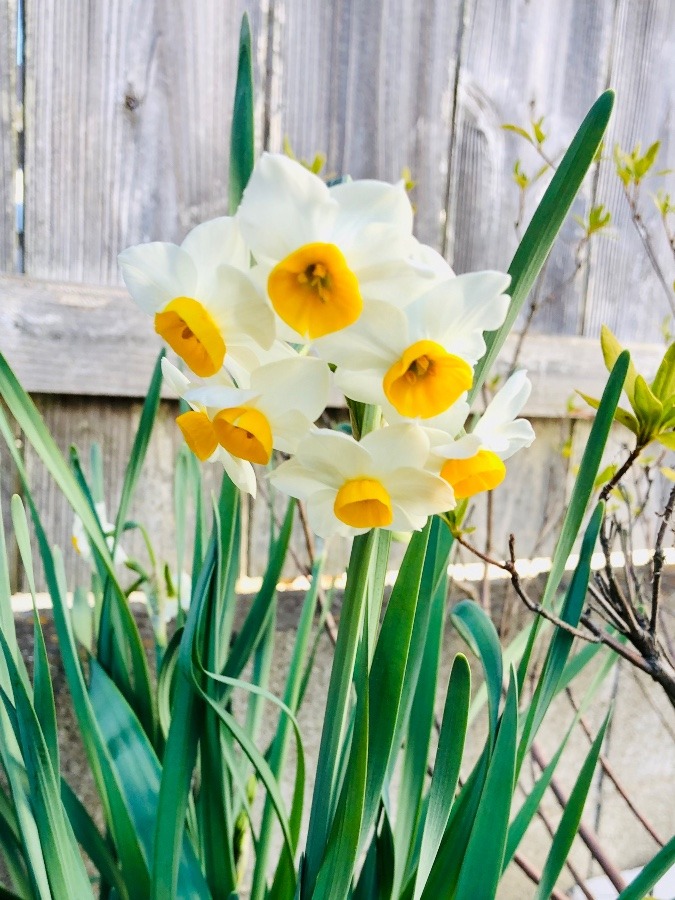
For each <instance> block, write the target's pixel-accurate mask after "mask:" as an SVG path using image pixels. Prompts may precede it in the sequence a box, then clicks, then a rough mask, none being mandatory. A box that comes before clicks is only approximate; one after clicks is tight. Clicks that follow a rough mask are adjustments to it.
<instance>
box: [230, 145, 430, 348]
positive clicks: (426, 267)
mask: <svg viewBox="0 0 675 900" xmlns="http://www.w3.org/2000/svg"><path fill="white" fill-rule="evenodd" d="M236 216H237V220H238V221H239V223H240V225H241V230H242V234H243V235H244V238H245V240H246V243H247V245H248V246H249V247H250V248H251V252H252V253H253V256H254V258H255V260H256V263H257V266H256V268H255V269H254V273H255V275H254V277H256V278H257V279H258V283H260V284H261V285H263V286H264V287H265V288H266V290H267V294H268V296H269V298H270V301H271V303H272V306H273V307H274V309H275V311H276V312H277V314H278V316H279V318H280V319H281V320H282V322H283V323H285V324H286V326H287V327H288V331H287V332H286V333H284V332H282V331H280V332H279V333H280V334H282V336H284V337H288V339H289V340H292V341H296V342H298V341H312V340H314V339H315V338H318V337H321V336H322V335H326V334H331V333H332V332H335V331H339V330H340V329H342V328H346V327H347V326H348V325H351V324H352V323H353V322H355V321H356V320H357V319H358V318H359V316H360V315H361V313H362V310H363V308H364V304H367V303H368V302H369V301H370V300H371V299H375V298H376V299H380V300H387V301H389V302H392V303H399V304H400V303H402V302H408V301H409V300H411V299H413V297H414V296H417V295H418V294H419V293H421V291H422V290H424V289H425V287H427V286H428V284H429V282H430V280H433V279H436V278H437V277H438V274H439V270H440V269H442V267H443V265H442V262H441V260H442V258H440V257H438V254H435V255H434V254H432V253H425V252H422V251H421V250H420V245H419V244H418V242H417V241H416V239H415V238H414V237H413V235H412V219H413V212H412V207H411V205H410V201H409V199H408V196H407V194H406V192H405V189H404V186H403V184H402V183H400V184H397V185H392V184H387V183H386V182H381V181H368V180H361V181H345V182H343V183H341V184H338V185H334V186H332V187H328V186H327V185H326V184H325V183H324V182H323V181H322V180H321V179H320V178H319V177H318V176H316V175H314V174H313V173H312V172H310V171H308V170H307V169H305V168H304V167H303V166H301V165H300V164H299V163H297V162H295V161H294V160H292V159H289V158H288V157H286V156H281V155H274V154H269V153H264V154H263V155H262V157H261V158H260V160H259V161H258V163H257V165H256V167H255V169H254V170H253V173H252V175H251V178H250V180H249V183H248V185H247V187H246V190H245V191H244V196H243V199H242V202H241V205H240V207H239V209H238V211H237V214H236Z"/></svg>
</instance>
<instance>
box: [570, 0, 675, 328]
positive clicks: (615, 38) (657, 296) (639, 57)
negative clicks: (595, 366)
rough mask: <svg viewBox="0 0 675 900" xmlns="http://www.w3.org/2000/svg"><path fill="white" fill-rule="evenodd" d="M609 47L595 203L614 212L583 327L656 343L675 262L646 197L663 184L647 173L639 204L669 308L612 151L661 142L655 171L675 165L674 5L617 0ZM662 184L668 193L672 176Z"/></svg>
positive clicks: (595, 265)
mask: <svg viewBox="0 0 675 900" xmlns="http://www.w3.org/2000/svg"><path fill="white" fill-rule="evenodd" d="M612 47H613V57H612V65H611V74H610V84H611V85H612V87H614V88H615V89H616V93H617V103H616V110H615V114H614V118H613V122H612V125H611V128H610V131H609V134H608V140H607V156H608V157H610V159H609V160H608V161H607V162H606V163H605V164H604V166H603V167H602V170H601V174H600V179H599V184H598V202H601V203H605V204H606V205H607V206H608V208H609V209H610V210H611V212H612V234H611V237H606V238H602V237H600V238H599V239H598V240H597V241H595V242H594V243H593V245H592V256H591V268H590V280H589V294H588V302H587V309H586V314H585V318H584V323H583V328H584V330H583V333H584V334H588V335H595V334H597V333H598V332H599V329H600V326H601V325H602V324H603V323H606V324H607V325H609V326H610V328H612V329H613V330H615V331H616V332H618V334H619V335H620V336H621V337H623V338H630V339H631V340H651V341H656V340H658V339H659V329H660V325H661V323H662V321H663V319H664V318H665V317H666V316H668V315H672V312H673V309H675V290H674V289H673V279H674V278H675V265H674V262H675V260H674V258H673V255H672V253H671V252H670V249H669V248H668V245H667V242H666V239H665V235H664V233H663V230H662V227H661V223H660V219H659V214H658V212H657V210H656V207H655V206H654V203H653V202H652V199H651V196H650V195H651V194H653V193H655V192H656V190H657V189H658V188H659V187H661V186H663V184H664V179H663V178H661V177H653V178H651V177H650V178H649V179H648V180H646V181H645V182H644V183H643V186H642V190H641V195H642V196H641V200H640V210H641V214H642V216H643V218H644V223H645V226H646V228H647V230H648V231H649V232H650V234H651V236H652V241H653V244H654V248H655V250H656V253H657V256H658V258H659V261H660V264H661V266H662V269H663V272H664V275H665V280H666V282H667V287H668V289H667V293H668V295H669V296H670V300H671V303H672V306H671V305H670V304H669V302H668V299H667V297H666V292H664V290H663V288H662V286H661V285H660V284H659V282H658V279H657V277H656V275H655V273H654V270H653V269H652V267H651V265H650V263H649V260H648V258H647V254H646V253H645V251H644V248H643V246H642V244H641V242H640V239H639V237H638V234H637V232H636V230H635V228H634V227H633V224H632V222H631V216H630V211H629V208H628V204H627V202H626V200H625V197H624V196H623V190H622V187H621V184H620V182H619V179H618V178H617V176H616V173H615V168H614V164H613V161H612V160H611V156H612V151H613V148H614V144H615V142H618V143H619V144H620V146H621V147H622V148H623V149H624V150H628V151H630V150H632V148H633V146H634V145H635V144H636V143H638V142H641V143H642V147H643V150H644V149H646V148H647V147H648V146H649V145H650V144H651V143H652V142H653V141H656V140H660V141H661V142H662V143H661V152H660V154H659V157H658V161H657V165H656V166H655V167H654V169H655V170H658V169H663V168H667V167H669V168H671V169H672V168H673V167H675V96H674V94H673V57H674V54H675V4H673V3H664V2H660V0H644V2H642V3H634V2H630V0H619V2H618V3H617V11H616V18H615V24H614V31H613V35H612ZM665 183H666V184H669V185H670V190H671V194H672V185H673V179H672V175H670V176H668V178H667V179H666V181H665Z"/></svg>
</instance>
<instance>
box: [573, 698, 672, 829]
mask: <svg viewBox="0 0 675 900" xmlns="http://www.w3.org/2000/svg"><path fill="white" fill-rule="evenodd" d="M565 693H566V694H567V697H568V699H569V701H570V704H571V706H572V709H573V710H574V711H575V712H576V713H578V712H579V704H578V703H577V702H576V700H575V699H574V694H573V693H572V689H571V688H570V687H569V686H568V687H566V688H565ZM579 723H580V724H581V727H582V729H583V731H584V734H585V735H586V737H587V738H588V740H589V742H590V743H591V744H592V743H593V734H592V733H591V729H590V728H589V725H588V722H587V721H586V718H585V716H580V717H579ZM599 761H600V765H601V766H602V769H603V771H604V773H605V775H606V776H607V777H608V778H609V780H610V781H611V782H612V784H613V785H614V787H615V788H616V790H617V792H618V794H619V796H620V797H621V798H622V800H623V801H624V803H625V804H626V806H627V807H628V808H629V809H630V811H631V812H632V813H633V815H634V816H635V818H636V819H637V820H638V822H639V823H640V824H641V825H642V827H643V828H644V829H645V831H646V832H647V833H648V834H649V835H650V836H651V837H652V838H653V839H654V841H655V842H656V843H657V844H658V845H659V847H663V846H664V841H663V839H662V838H661V837H660V836H659V835H658V833H657V831H656V829H655V828H654V826H653V825H652V824H651V822H650V821H649V820H648V819H647V818H646V817H645V816H644V815H643V814H642V813H641V812H640V810H639V809H638V808H637V806H636V805H635V803H633V801H632V799H631V798H630V796H629V795H628V791H627V790H626V788H625V787H624V785H623V783H622V782H621V780H620V779H619V776H618V775H617V774H616V771H615V769H614V766H613V765H612V764H611V763H610V761H609V760H608V759H607V757H606V756H605V754H604V753H601V754H600V757H599Z"/></svg>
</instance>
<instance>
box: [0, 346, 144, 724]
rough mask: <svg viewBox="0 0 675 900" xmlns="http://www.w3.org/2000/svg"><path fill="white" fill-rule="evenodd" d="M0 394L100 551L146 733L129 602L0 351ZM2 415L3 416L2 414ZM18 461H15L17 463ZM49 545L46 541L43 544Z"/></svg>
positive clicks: (84, 505)
mask: <svg viewBox="0 0 675 900" xmlns="http://www.w3.org/2000/svg"><path fill="white" fill-rule="evenodd" d="M0 395H2V397H3V399H4V401H5V403H6V404H7V406H8V407H9V410H10V411H11V413H12V415H13V416H14V418H15V419H16V421H17V422H18V423H19V425H20V427H21V429H22V430H23V433H24V435H25V437H26V439H27V440H28V441H30V443H31V444H32V445H33V447H34V448H35V451H36V453H37V454H38V456H39V457H40V459H41V460H42V462H43V463H44V465H45V467H46V468H47V470H48V471H49V473H50V475H51V476H52V477H53V479H54V481H55V482H56V483H57V485H58V487H59V488H60V490H61V492H62V493H63V495H64V497H65V498H66V500H67V501H68V502H69V503H70V505H71V507H72V508H73V510H74V512H75V513H76V514H77V515H78V516H79V517H80V519H81V520H82V523H83V525H84V528H85V529H86V531H87V534H88V536H89V538H90V540H91V542H92V544H93V545H94V547H95V548H96V550H97V552H98V553H99V554H100V557H101V560H102V561H103V563H104V565H105V568H106V572H107V574H108V576H109V578H110V583H111V586H112V588H113V590H112V598H113V601H114V603H115V605H116V608H117V610H118V612H119V617H120V619H121V620H122V622H123V623H124V632H125V636H126V639H127V648H128V651H129V654H130V657H131V662H132V668H133V674H134V678H133V685H134V697H133V706H134V708H135V710H136V712H137V714H138V717H139V718H140V720H141V721H142V722H143V727H144V728H145V729H146V731H147V732H148V734H152V733H153V731H154V710H153V694H152V689H151V686H150V673H149V670H148V662H147V659H146V656H145V650H144V648H143V642H142V640H141V637H140V634H139V632H138V627H137V626H136V622H135V621H134V618H133V616H132V615H131V611H130V609H129V604H128V602H127V599H126V597H125V595H124V592H123V591H122V589H121V588H120V586H119V584H118V583H117V578H116V574H115V568H114V565H113V561H112V557H111V555H110V551H109V549H108V546H107V544H106V542H105V540H104V538H103V536H102V534H101V527H100V523H99V522H98V519H97V518H96V515H95V513H94V511H93V509H92V508H91V506H90V504H89V503H88V501H87V498H86V497H85V496H84V494H83V493H82V490H81V489H80V487H79V485H78V484H77V481H76V480H75V477H74V476H73V473H72V472H71V471H70V468H69V466H68V464H67V462H66V461H65V459H64V458H63V455H62V454H61V451H60V450H59V448H58V447H57V445H56V442H55V441H54V439H53V438H52V436H51V434H50V433H49V431H48V429H47V427H46V425H45V423H44V421H43V419H42V417H41V416H40V413H39V412H38V411H37V409H36V407H35V404H34V403H33V401H32V400H31V399H30V397H29V396H28V394H27V393H26V392H25V391H24V389H23V388H22V387H21V385H20V384H19V382H18V380H17V378H16V375H15V374H14V372H13V371H12V369H11V367H10V366H9V364H8V362H7V360H6V359H5V357H4V356H3V355H2V353H0ZM3 418H4V417H3ZM2 434H3V437H4V439H5V442H6V443H7V446H8V449H9V452H10V454H11V455H12V457H13V458H14V460H15V462H16V460H17V456H16V454H15V452H14V451H15V446H14V445H15V440H14V435H13V434H12V432H11V429H10V428H9V425H8V424H7V422H6V420H5V424H4V426H3V428H2ZM20 464H21V461H19V463H17V465H20ZM48 546H49V545H48V544H47V547H48Z"/></svg>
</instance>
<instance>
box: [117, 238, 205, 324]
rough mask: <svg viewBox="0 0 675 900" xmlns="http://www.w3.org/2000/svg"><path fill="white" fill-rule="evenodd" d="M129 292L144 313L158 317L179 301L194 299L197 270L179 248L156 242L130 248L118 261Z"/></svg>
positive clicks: (187, 255) (120, 255)
mask: <svg viewBox="0 0 675 900" xmlns="http://www.w3.org/2000/svg"><path fill="white" fill-rule="evenodd" d="M117 259H118V262H119V264H120V268H121V270H122V278H123V279H124V283H125V284H126V286H127V290H128V291H129V293H130V294H131V296H132V297H133V299H134V300H135V302H136V303H137V304H138V306H140V308H141V309H142V310H143V312H146V313H149V314H150V315H154V314H155V313H156V312H157V311H158V310H160V309H162V308H163V307H164V306H166V304H167V303H169V302H170V301H171V300H173V299H174V298H175V297H180V296H187V297H191V296H192V295H193V293H194V291H195V288H196V285H197V269H196V267H195V265H194V263H193V262H192V259H191V258H190V256H189V254H188V253H186V252H185V250H183V249H182V248H181V247H177V246H176V244H168V243H164V242H161V241H154V242H152V243H149V244H139V245H137V246H136V247H128V248H127V249H126V250H123V251H122V252H121V253H120V254H119V256H118V257H117Z"/></svg>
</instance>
